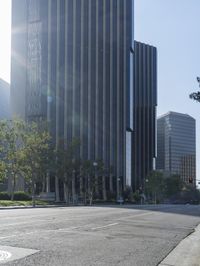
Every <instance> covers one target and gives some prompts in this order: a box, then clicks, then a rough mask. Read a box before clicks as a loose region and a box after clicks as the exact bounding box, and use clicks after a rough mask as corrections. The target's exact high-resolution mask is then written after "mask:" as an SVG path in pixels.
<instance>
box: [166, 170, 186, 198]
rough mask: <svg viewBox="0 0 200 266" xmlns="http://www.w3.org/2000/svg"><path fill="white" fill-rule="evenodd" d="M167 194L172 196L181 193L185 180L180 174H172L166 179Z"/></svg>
mask: <svg viewBox="0 0 200 266" xmlns="http://www.w3.org/2000/svg"><path fill="white" fill-rule="evenodd" d="M164 183H165V195H166V196H167V197H171V196H173V195H176V194H177V193H179V192H180V191H181V190H182V188H183V181H182V180H181V177H180V176H179V175H171V176H169V177H167V178H165V180H164Z"/></svg>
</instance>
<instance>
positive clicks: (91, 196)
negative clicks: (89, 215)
mask: <svg viewBox="0 0 200 266" xmlns="http://www.w3.org/2000/svg"><path fill="white" fill-rule="evenodd" d="M89 201H90V206H92V201H93V192H92V190H91V191H90V194H89Z"/></svg>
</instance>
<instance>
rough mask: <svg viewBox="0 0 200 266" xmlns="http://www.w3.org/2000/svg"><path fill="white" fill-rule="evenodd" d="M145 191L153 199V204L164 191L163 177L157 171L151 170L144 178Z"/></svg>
mask: <svg viewBox="0 0 200 266" xmlns="http://www.w3.org/2000/svg"><path fill="white" fill-rule="evenodd" d="M146 191H147V193H148V195H151V197H152V198H153V199H154V202H155V204H156V203H157V200H158V199H159V198H161V196H162V195H163V191H164V177H163V174H162V173H161V172H159V171H152V172H151V173H150V174H149V176H148V177H147V179H146Z"/></svg>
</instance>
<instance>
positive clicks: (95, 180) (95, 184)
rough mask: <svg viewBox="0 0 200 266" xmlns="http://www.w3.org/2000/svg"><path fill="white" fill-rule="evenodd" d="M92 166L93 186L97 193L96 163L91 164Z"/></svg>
mask: <svg viewBox="0 0 200 266" xmlns="http://www.w3.org/2000/svg"><path fill="white" fill-rule="evenodd" d="M93 166H94V186H95V192H96V193H97V192H98V183H97V177H96V168H97V166H98V163H97V162H95V161H94V162H93Z"/></svg>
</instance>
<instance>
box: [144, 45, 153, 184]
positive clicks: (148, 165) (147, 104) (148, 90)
mask: <svg viewBox="0 0 200 266" xmlns="http://www.w3.org/2000/svg"><path fill="white" fill-rule="evenodd" d="M146 53H147V56H146V80H147V83H146V99H145V108H146V110H145V113H146V117H145V123H146V137H145V146H146V154H147V156H146V170H145V175H147V174H149V173H148V171H149V169H150V168H151V164H152V162H151V158H153V157H152V156H151V150H150V136H151V132H150V130H151V129H150V126H149V125H150V124H149V121H150V116H151V104H150V95H151V86H150V84H149V80H150V75H149V70H150V68H149V53H150V48H149V47H146ZM146 177H147V176H145V180H144V184H146V183H145V182H146Z"/></svg>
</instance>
